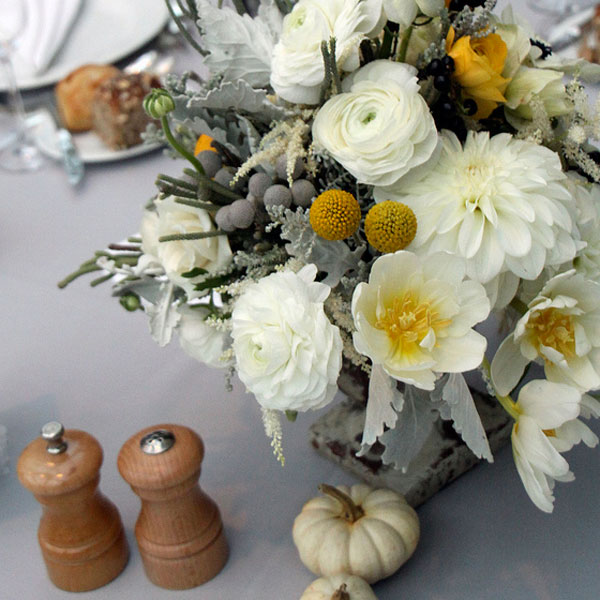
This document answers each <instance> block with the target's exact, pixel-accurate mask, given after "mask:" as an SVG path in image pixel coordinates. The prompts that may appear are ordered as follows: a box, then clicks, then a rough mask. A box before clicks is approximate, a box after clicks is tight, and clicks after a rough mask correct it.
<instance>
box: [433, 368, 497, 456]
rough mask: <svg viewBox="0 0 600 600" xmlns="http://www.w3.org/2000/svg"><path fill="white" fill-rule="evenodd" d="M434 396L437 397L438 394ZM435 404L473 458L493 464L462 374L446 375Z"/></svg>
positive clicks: (469, 391) (482, 429) (478, 417)
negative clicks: (450, 423)
mask: <svg viewBox="0 0 600 600" xmlns="http://www.w3.org/2000/svg"><path fill="white" fill-rule="evenodd" d="M436 396H437V397H439V392H438V393H437V394H436ZM435 404H436V408H437V409H438V411H439V413H440V415H441V417H442V419H444V420H446V421H448V420H452V427H454V430H455V431H456V433H458V434H459V435H460V436H461V437H462V439H463V440H464V442H465V444H467V446H469V448H470V449H471V452H473V454H475V456H477V457H478V458H485V459H486V460H487V461H488V462H494V457H493V456H492V451H491V449H490V444H489V442H488V439H487V435H486V434H485V429H484V428H483V424H482V423H481V417H480V416H479V413H478V412H477V407H476V406H475V402H474V401H473V396H472V395H471V390H470V389H469V386H468V385H467V382H466V381H465V378H464V377H463V375H462V373H450V375H448V379H447V380H446V382H445V383H444V384H443V386H442V387H441V399H440V400H438V401H437V402H436V403H435Z"/></svg>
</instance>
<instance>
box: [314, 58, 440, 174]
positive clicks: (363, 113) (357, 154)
mask: <svg viewBox="0 0 600 600" xmlns="http://www.w3.org/2000/svg"><path fill="white" fill-rule="evenodd" d="M349 85H350V86H351V87H350V91H349V92H345V93H342V94H338V95H337V96H334V97H333V98H331V99H330V100H329V101H327V102H326V103H325V105H324V106H323V107H322V108H321V110H320V111H319V113H318V114H317V116H316V118H315V120H314V123H313V129H312V131H313V138H314V140H315V142H316V143H317V144H318V145H320V146H322V147H323V148H325V149H326V150H327V151H328V152H329V153H330V154H331V156H333V158H334V159H335V160H337V161H338V162H339V163H340V164H341V165H342V166H343V167H344V168H345V169H347V170H348V171H349V172H350V173H351V174H352V175H354V177H356V179H358V181H359V182H361V183H366V184H370V185H378V186H388V185H392V184H394V183H396V182H397V181H399V180H400V178H401V177H403V176H404V175H406V174H407V173H408V172H409V171H411V170H412V169H414V168H415V167H418V166H420V165H423V164H424V163H425V162H426V161H427V160H428V159H429V158H430V157H431V156H432V154H433V152H434V150H435V148H436V146H437V142H438V135H437V129H436V126H435V122H434V120H433V117H432V116H431V112H430V111H429V107H428V106H427V103H426V102H425V100H424V99H423V97H422V96H421V95H420V93H419V84H418V83H417V77H416V69H415V68H414V67H411V66H409V65H405V64H401V63H395V62H391V61H387V60H376V61H374V62H372V63H369V64H368V65H367V66H365V67H363V68H362V69H360V70H359V71H358V72H357V73H356V74H355V75H354V76H353V78H352V81H351V83H350V84H349Z"/></svg>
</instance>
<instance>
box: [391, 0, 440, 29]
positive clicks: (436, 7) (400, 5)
mask: <svg viewBox="0 0 600 600" xmlns="http://www.w3.org/2000/svg"><path fill="white" fill-rule="evenodd" d="M442 8H444V0H383V10H384V11H385V15H386V17H387V18H388V20H389V21H393V22H394V23H400V25H404V27H409V26H410V25H412V22H413V21H414V20H415V17H416V16H417V15H418V14H419V13H420V12H421V13H423V14H424V15H427V16H428V17H435V16H437V15H439V14H440V11H441V10H442Z"/></svg>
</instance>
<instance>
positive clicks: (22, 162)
mask: <svg viewBox="0 0 600 600" xmlns="http://www.w3.org/2000/svg"><path fill="white" fill-rule="evenodd" d="M45 162H46V161H45V160H44V157H43V156H42V154H41V152H40V151H39V149H38V147H37V146H36V145H35V144H31V143H28V142H21V143H13V144H11V145H9V146H8V147H6V148H4V149H3V150H2V151H1V152H0V167H2V168H3V169H8V170H9V171H35V170H36V169H39V168H40V167H41V166H42V165H44V164H45Z"/></svg>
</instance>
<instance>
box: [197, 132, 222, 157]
mask: <svg viewBox="0 0 600 600" xmlns="http://www.w3.org/2000/svg"><path fill="white" fill-rule="evenodd" d="M212 141H213V139H212V138H211V137H210V135H206V134H205V133H203V134H202V135H201V136H200V137H199V138H198V139H197V140H196V147H195V148H194V156H198V154H200V152H204V150H212V151H213V152H217V150H216V149H215V148H213V147H212V145H211V144H212Z"/></svg>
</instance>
